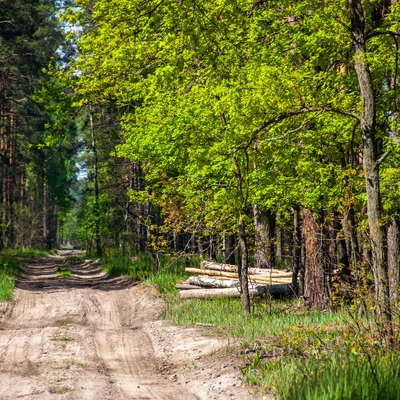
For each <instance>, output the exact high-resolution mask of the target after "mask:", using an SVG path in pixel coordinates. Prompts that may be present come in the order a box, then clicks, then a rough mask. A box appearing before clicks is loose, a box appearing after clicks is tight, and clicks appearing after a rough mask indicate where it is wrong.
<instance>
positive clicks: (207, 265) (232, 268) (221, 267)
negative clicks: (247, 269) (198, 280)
mask: <svg viewBox="0 0 400 400" xmlns="http://www.w3.org/2000/svg"><path fill="white" fill-rule="evenodd" d="M200 268H202V269H213V270H215V271H226V272H236V273H237V272H238V267H237V266H236V265H231V264H219V263H216V262H213V261H202V262H201V264H200Z"/></svg>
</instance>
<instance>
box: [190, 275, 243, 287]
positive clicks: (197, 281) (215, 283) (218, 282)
mask: <svg viewBox="0 0 400 400" xmlns="http://www.w3.org/2000/svg"><path fill="white" fill-rule="evenodd" d="M189 282H190V284H191V285H197V286H202V287H209V288H232V287H238V285H239V281H238V280H234V279H215V278H208V277H204V276H191V277H190V278H189Z"/></svg>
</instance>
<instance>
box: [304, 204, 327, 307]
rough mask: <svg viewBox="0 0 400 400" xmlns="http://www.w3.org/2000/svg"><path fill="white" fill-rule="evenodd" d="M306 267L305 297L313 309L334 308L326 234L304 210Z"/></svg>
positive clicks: (307, 211)
mask: <svg viewBox="0 0 400 400" xmlns="http://www.w3.org/2000/svg"><path fill="white" fill-rule="evenodd" d="M302 211H303V227H304V241H305V250H306V265H305V279H304V285H305V286H304V297H305V299H306V301H307V302H308V303H309V305H310V306H311V307H312V308H315V309H318V310H327V309H330V308H331V307H332V303H331V295H330V278H331V276H330V270H329V265H326V257H325V256H326V249H325V245H324V237H325V235H324V232H323V231H322V229H320V227H319V226H318V224H317V221H316V220H315V218H314V215H313V214H312V212H311V211H310V210H308V209H306V208H303V210H302Z"/></svg>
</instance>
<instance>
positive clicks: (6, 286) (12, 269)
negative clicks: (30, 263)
mask: <svg viewBox="0 0 400 400" xmlns="http://www.w3.org/2000/svg"><path fill="white" fill-rule="evenodd" d="M21 271H22V270H21V262H20V261H18V260H17V259H16V258H15V257H11V256H9V255H6V254H4V252H2V253H1V254H0V302H2V301H10V300H11V299H12V296H13V291H14V277H15V276H17V275H18V274H20V273H21Z"/></svg>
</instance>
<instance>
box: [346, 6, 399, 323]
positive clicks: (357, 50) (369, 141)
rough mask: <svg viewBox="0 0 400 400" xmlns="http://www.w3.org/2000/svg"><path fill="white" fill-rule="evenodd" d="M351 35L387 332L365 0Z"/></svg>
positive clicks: (353, 12) (356, 9)
mask: <svg viewBox="0 0 400 400" xmlns="http://www.w3.org/2000/svg"><path fill="white" fill-rule="evenodd" d="M349 10H350V19H351V37H352V44H353V52H354V56H355V57H354V69H355V71H356V75H357V79H358V84H359V88H360V96H361V99H362V105H363V114H362V117H361V120H360V123H361V135H362V155H363V170H364V173H365V185H366V194H367V217H368V226H369V235H370V241H371V251H372V271H373V274H374V283H375V295H376V316H377V320H378V323H379V324H380V325H381V327H382V329H383V330H385V331H387V322H388V321H391V319H392V313H391V309H390V300H389V279H388V271H387V254H386V233H385V229H384V227H383V226H382V224H381V220H382V207H381V193H380V187H379V164H380V162H381V161H380V159H379V157H380V154H379V152H378V143H377V137H376V129H377V127H376V109H375V94H374V89H373V82H372V77H371V73H370V70H369V66H368V60H367V58H366V54H367V46H366V34H365V17H364V8H363V2H362V0H349Z"/></svg>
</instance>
